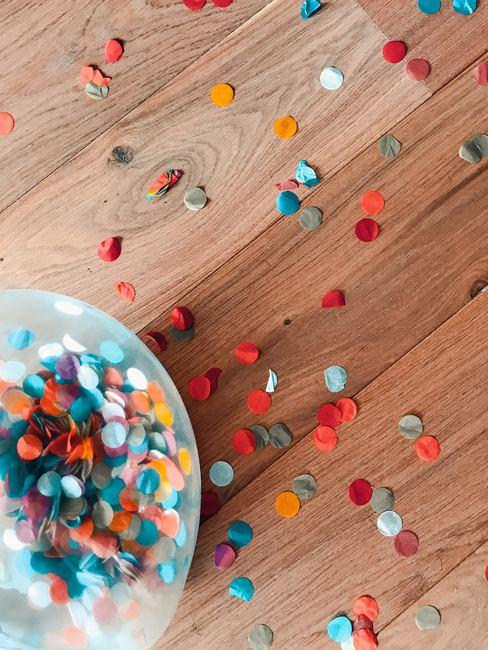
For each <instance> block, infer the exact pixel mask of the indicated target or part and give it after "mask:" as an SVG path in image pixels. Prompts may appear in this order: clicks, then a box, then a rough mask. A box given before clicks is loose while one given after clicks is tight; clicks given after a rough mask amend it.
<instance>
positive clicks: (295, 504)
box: [275, 492, 300, 517]
mask: <svg viewBox="0 0 488 650" xmlns="http://www.w3.org/2000/svg"><path fill="white" fill-rule="evenodd" d="M275 505H276V512H277V513H278V514H279V515H280V517H295V516H296V515H297V514H298V511H299V510H300V499H299V498H298V497H297V495H296V494H295V493H294V492H282V493H281V494H278V496H277V497H276V503H275Z"/></svg>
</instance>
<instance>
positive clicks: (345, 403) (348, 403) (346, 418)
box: [336, 397, 358, 422]
mask: <svg viewBox="0 0 488 650" xmlns="http://www.w3.org/2000/svg"><path fill="white" fill-rule="evenodd" d="M336 406H337V408H338V409H339V411H340V412H341V422H352V420H354V418H355V417H356V414H357V412H358V407H357V406H356V402H355V401H354V400H353V399H351V398H350V397H341V399H340V400H338V402H337V404H336Z"/></svg>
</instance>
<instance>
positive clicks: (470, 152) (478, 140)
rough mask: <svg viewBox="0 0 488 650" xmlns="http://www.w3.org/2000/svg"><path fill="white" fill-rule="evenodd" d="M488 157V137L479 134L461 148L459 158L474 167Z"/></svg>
mask: <svg viewBox="0 0 488 650" xmlns="http://www.w3.org/2000/svg"><path fill="white" fill-rule="evenodd" d="M487 155H488V135H483V134H482V133H478V134H477V135H474V136H473V137H472V138H469V140H466V142H463V144H462V145H461V146H460V147H459V156H460V158H462V159H463V160H466V162H469V163H471V164H472V165H477V164H478V163H479V162H481V160H482V159H483V158H484V157H485V156H487Z"/></svg>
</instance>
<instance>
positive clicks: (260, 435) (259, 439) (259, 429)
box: [249, 424, 269, 451]
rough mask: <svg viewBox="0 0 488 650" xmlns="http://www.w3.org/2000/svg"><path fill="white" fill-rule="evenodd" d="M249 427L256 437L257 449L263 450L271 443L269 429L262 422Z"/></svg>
mask: <svg viewBox="0 0 488 650" xmlns="http://www.w3.org/2000/svg"><path fill="white" fill-rule="evenodd" d="M249 429H250V430H251V431H252V433H254V437H255V438H256V451H262V450H263V449H264V448H265V447H266V446H267V445H268V444H269V431H268V429H266V427H263V426H262V425H261V424H253V425H252V426H250V427H249Z"/></svg>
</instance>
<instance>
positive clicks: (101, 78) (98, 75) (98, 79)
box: [92, 70, 110, 86]
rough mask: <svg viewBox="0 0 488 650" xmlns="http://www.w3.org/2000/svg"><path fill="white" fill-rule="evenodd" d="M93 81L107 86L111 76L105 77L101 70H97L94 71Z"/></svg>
mask: <svg viewBox="0 0 488 650" xmlns="http://www.w3.org/2000/svg"><path fill="white" fill-rule="evenodd" d="M92 81H93V83H94V84H96V85H97V86H106V85H107V84H108V83H110V77H105V76H104V75H103V74H102V73H101V71H100V70H95V71H94V73H93V78H92Z"/></svg>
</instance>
